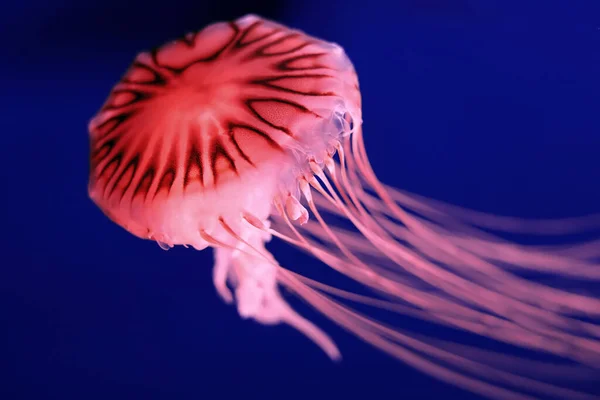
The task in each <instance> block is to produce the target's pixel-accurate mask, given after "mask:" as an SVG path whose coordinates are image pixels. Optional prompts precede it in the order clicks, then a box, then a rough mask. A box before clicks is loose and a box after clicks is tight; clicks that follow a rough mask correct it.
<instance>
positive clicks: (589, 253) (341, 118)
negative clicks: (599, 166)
mask: <svg viewBox="0 0 600 400" xmlns="http://www.w3.org/2000/svg"><path fill="white" fill-rule="evenodd" d="M89 130H90V137H91V173H90V183H89V193H90V196H91V198H92V199H93V200H94V202H95V203H96V204H97V205H98V206H99V207H100V208H101V209H102V210H103V212H104V213H105V214H106V215H107V216H108V217H109V218H110V219H112V220H113V221H114V222H116V223H117V224H119V225H120V226H122V227H123V228H125V229H126V230H127V231H129V232H131V233H132V234H134V235H136V236H138V237H140V238H144V239H152V240H155V241H157V242H158V243H159V245H160V246H161V247H162V248H163V249H168V248H170V247H172V246H175V245H184V246H188V245H189V246H192V247H194V248H195V249H197V250H202V249H205V248H206V247H212V248H213V249H214V254H215V263H214V268H213V281H214V285H215V287H216V290H217V292H218V294H219V295H220V296H221V297H222V298H223V300H224V301H226V302H228V303H233V302H235V304H236V306H237V310H238V312H239V314H240V315H241V316H242V317H243V318H252V319H254V320H256V321H258V322H260V323H263V324H276V323H287V324H289V325H291V326H292V327H294V328H296V329H297V330H299V331H300V332H302V333H303V334H305V335H306V336H307V337H308V338H310V339H311V340H312V341H314V342H315V343H316V344H317V345H318V346H320V347H321V348H322V349H323V350H324V351H325V352H326V353H327V354H328V355H329V357H331V358H333V359H338V358H339V357H340V352H339V350H338V348H337V347H336V345H335V344H334V342H333V341H332V339H331V338H330V337H329V336H327V334H325V333H324V332H323V331H321V330H320V329H319V328H318V327H316V326H315V325H314V324H313V323H311V322H310V321H309V320H307V319H305V318H303V317H302V316H300V315H299V314H298V313H296V312H295V311H294V310H293V309H292V308H291V307H290V306H289V305H288V304H287V303H286V302H285V301H284V299H283V297H282V295H281V294H280V288H281V287H285V288H287V289H289V290H291V291H292V292H293V293H295V294H296V295H297V296H299V297H300V298H302V299H303V300H305V301H306V302H308V303H309V304H310V305H312V306H314V307H315V308H316V309H317V310H319V311H320V312H322V313H323V314H324V315H326V316H327V317H329V318H331V319H332V320H333V321H335V322H336V323H337V324H339V325H341V326H342V327H344V328H345V329H347V330H348V331H350V332H352V333H353V334H355V335H357V336H358V337H360V338H361V339H363V340H365V341H366V342H368V343H370V344H372V345H373V346H375V347H377V348H379V349H381V350H383V351H384V352H387V353H389V354H390V355H392V356H393V357H396V358H398V359H399V360H401V361H403V362H405V363H407V364H409V365H411V366H413V367H415V368H418V369H420V370H422V371H424V372H426V373H428V374H431V375H433V376H435V377H437V378H439V379H442V380H444V381H447V382H450V383H452V384H455V385H458V386H460V387H462V388H465V389H467V390H470V391H474V392H477V393H480V394H482V395H484V396H488V397H492V398H519V399H527V398H538V396H540V395H543V396H555V397H558V398H563V399H564V398H569V399H579V398H593V396H592V395H591V394H589V393H584V392H580V391H575V390H573V389H571V388H569V387H567V386H566V385H565V384H564V382H563V381H562V380H563V379H565V378H566V379H580V380H581V379H584V380H586V379H587V380H594V379H598V378H599V377H600V369H599V367H600V325H599V324H598V316H599V315H600V299H599V298H598V297H597V296H595V295H594V294H593V293H585V292H583V291H579V292H577V291H575V290H566V289H561V288H558V287H555V286H552V285H550V284H543V283H540V282H539V281H536V280H533V279H528V278H527V276H528V274H529V275H531V274H532V273H537V274H541V275H544V276H546V275H548V276H554V277H558V278H561V279H569V280H572V281H574V282H577V281H579V282H581V281H584V282H586V283H589V282H590V281H591V282H598V281H599V280H600V268H599V264H598V258H599V256H600V244H599V242H598V241H588V242H584V243H578V244H570V245H563V246H556V245H555V246H552V247H551V246H524V245H520V244H517V243H512V242H509V241H507V240H506V239H502V238H501V237H500V236H499V235H498V234H497V233H499V232H513V233H515V232H516V233H530V234H545V235H568V234H571V233H576V232H581V231H586V230H592V229H597V227H598V226H599V225H600V223H599V222H598V221H599V219H598V218H597V216H592V217H585V218H573V219H568V220H559V221H522V220H518V219H513V218H507V217H499V216H493V215H486V214H482V213H478V212H474V211H469V210H465V209H461V208H458V207H454V206H450V205H447V204H443V203H440V202H437V201H433V200H429V199H425V198H422V197H419V196H416V195H414V194H410V193H406V192H403V191H400V190H398V189H395V188H391V187H388V186H385V185H383V184H382V183H380V181H379V180H378V179H377V177H376V176H375V173H374V172H373V170H372V169H371V167H370V165H369V160H368V157H367V152H366V150H365V146H364V144H363V137H362V134H363V130H362V114H361V95H360V91H359V85H358V80H357V76H356V72H355V70H354V68H353V65H352V63H351V62H350V60H349V59H348V57H347V56H346V54H345V53H344V50H343V49H342V48H341V47H340V46H338V45H336V44H333V43H327V42H324V41H322V40H319V39H316V38H314V37H311V36H308V35H306V34H304V33H303V32H300V31H297V30H293V29H290V28H287V27H285V26H283V25H280V24H277V23H275V22H272V21H268V20H265V19H262V18H260V17H257V16H254V15H247V16H245V17H242V18H239V19H237V20H235V21H233V22H219V23H215V24H212V25H210V26H208V27H206V28H204V29H203V30H201V31H199V32H197V33H190V34H187V35H186V36H185V37H183V38H181V39H178V40H175V41H173V42H171V43H168V44H165V45H164V46H162V47H159V48H157V49H155V50H153V51H151V52H145V53H141V54H140V55H138V56H137V58H136V59H135V61H134V62H133V64H132V66H131V67H130V69H129V70H128V71H127V73H126V74H125V76H123V78H122V79H121V80H120V81H119V83H117V85H116V86H115V87H114V89H113V90H112V92H111V93H110V95H109V97H108V100H107V101H106V103H105V105H104V106H103V107H102V109H101V110H100V112H99V113H98V115H97V116H96V117H95V118H93V119H92V121H91V122H90V125H89ZM493 232H496V234H493ZM273 236H274V237H276V238H279V239H281V240H284V241H286V242H288V243H290V244H292V245H294V246H297V247H298V248H300V249H302V250H304V251H306V252H308V253H310V254H311V255H312V256H314V257H315V258H317V259H319V260H321V261H322V262H323V263H324V264H326V265H328V266H329V267H331V268H333V269H334V270H336V271H338V272H339V273H341V274H343V275H345V276H347V277H349V278H351V279H353V280H355V281H357V282H359V283H361V284H363V285H364V286H366V288H368V289H369V293H370V294H369V295H364V294H359V293H356V292H350V291H345V290H342V289H341V288H336V287H333V286H330V285H326V284H325V283H322V282H319V281H316V280H311V279H309V278H308V277H305V276H303V275H300V274H299V273H297V272H292V271H291V270H289V269H286V268H284V267H282V266H281V265H279V264H278V262H277V261H276V260H275V259H274V257H273V256H272V255H271V254H270V253H269V251H268V250H267V249H266V248H265V244H266V243H267V242H269V241H270V240H271V238H272V237H273ZM351 304H356V305H360V309H361V310H363V309H364V308H365V307H374V308H376V309H379V310H385V311H387V312H390V313H391V314H390V315H394V314H400V315H404V316H410V317H412V318H417V319H420V320H423V321H428V322H430V323H433V324H438V325H441V326H444V327H446V328H450V329H458V330H462V331H465V332H468V333H469V334H475V335H479V336H483V337H486V338H489V339H492V340H495V341H498V342H503V343H506V344H509V345H513V346H518V347H521V348H524V349H527V350H532V351H533V352H534V353H535V354H538V353H540V354H541V353H546V354H547V355H551V356H553V357H554V358H553V360H554V361H552V363H550V362H548V361H547V360H545V361H537V360H535V359H533V358H531V357H529V358H526V357H520V356H516V355H503V354H498V353H493V352H491V351H488V350H484V349H482V348H477V347H475V346H467V345H464V344H459V343H450V342H448V341H444V340H442V339H440V338H436V337H435V335H434V334H432V333H423V332H422V333H415V332H408V331H405V330H403V329H401V327H395V326H393V325H388V324H384V323H383V322H380V321H377V320H375V319H374V318H372V317H370V316H368V315H367V314H364V313H363V311H361V312H359V311H357V307H356V306H355V307H352V305H351Z"/></svg>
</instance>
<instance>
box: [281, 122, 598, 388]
mask: <svg viewBox="0 0 600 400" xmlns="http://www.w3.org/2000/svg"><path fill="white" fill-rule="evenodd" d="M337 150H338V158H339V161H333V159H332V158H329V159H326V160H325V171H323V170H321V167H320V165H319V164H317V163H316V162H314V161H312V162H311V163H310V165H311V168H312V172H313V174H312V175H308V176H306V177H305V178H304V179H303V180H301V186H300V187H301V192H302V193H303V195H304V199H305V201H306V203H307V204H308V207H309V209H310V210H311V212H312V214H313V217H314V218H315V219H311V220H309V221H308V222H306V223H305V224H303V225H300V226H296V225H294V224H292V223H291V221H290V220H289V219H288V218H287V216H286V214H285V212H283V210H281V209H280V215H281V218H279V219H275V221H274V222H275V224H274V225H273V229H271V230H270V231H271V233H272V234H273V235H274V236H278V237H279V238H281V239H283V240H286V241H288V242H290V243H293V244H294V245H296V246H299V247H300V248H302V249H304V250H305V251H307V252H309V253H311V254H313V255H314V256H316V257H317V258H319V259H320V260H321V261H323V262H324V263H326V264H328V265H329V266H331V267H332V268H334V269H335V270H337V271H338V272H340V273H342V274H344V275H346V276H348V277H350V278H352V279H354V280H357V281H359V282H361V283H363V284H365V285H366V286H367V287H369V288H371V289H374V290H375V292H376V293H378V294H379V295H380V296H378V295H377V294H376V295H371V296H362V295H358V294H356V293H350V292H346V291H343V290H340V289H336V288H333V287H331V286H327V285H324V284H321V283H318V282H315V281H309V280H306V278H302V279H299V280H296V281H293V282H294V283H293V284H292V283H290V281H287V282H288V284H289V285H290V286H292V287H301V290H298V292H299V294H300V295H301V296H302V297H304V298H306V296H310V297H311V299H313V302H311V301H309V303H311V304H313V305H314V306H315V307H317V308H318V309H319V310H320V311H322V312H324V313H325V314H326V315H327V316H329V317H330V318H332V319H333V320H335V321H336V322H338V323H339V324H341V325H342V326H345V327H346V328H347V329H349V330H350V331H352V332H353V333H355V334H357V335H358V336H360V337H362V338H363V339H364V340H366V341H368V342H369V343H371V344H374V345H375V346H377V347H380V348H382V349H383V350H384V351H386V352H388V353H390V354H392V355H394V356H396V357H398V358H401V359H403V360H404V361H407V360H406V359H405V358H406V357H408V358H409V359H410V357H409V356H407V355H406V354H404V353H402V352H400V353H398V352H397V349H396V348H395V347H394V346H393V345H392V347H390V345H389V343H387V342H385V343H382V342H381V340H382V338H381V337H385V338H386V339H390V338H391V337H394V338H395V339H390V340H392V341H393V340H400V341H401V343H402V345H403V346H408V345H407V342H403V341H402V340H405V339H406V338H409V342H410V341H411V340H416V338H417V337H419V335H417V334H409V335H407V336H402V335H404V334H403V333H402V332H401V331H400V330H398V329H391V330H390V331H388V329H390V328H387V327H383V325H381V324H379V323H377V322H375V321H373V320H371V319H368V318H366V317H364V316H361V315H358V314H355V313H354V311H352V310H351V309H350V308H348V307H347V306H346V305H342V304H341V303H339V302H335V301H333V300H332V299H331V298H329V297H328V296H325V294H324V292H325V293H329V294H330V295H333V296H337V297H340V298H343V299H345V300H349V301H353V302H359V303H361V304H363V305H365V304H366V305H371V306H374V307H377V308H380V309H386V310H389V311H392V312H394V313H397V314H403V315H408V316H412V317H415V318H418V319H421V320H424V321H430V322H434V323H438V324H440V325H445V326H449V327H453V328H458V329H462V330H464V331H467V332H470V333H474V334H478V335H482V336H486V337H489V338H491V339H494V340H497V341H500V342H505V343H508V344H510V345H514V346H518V347H522V348H527V349H531V350H534V351H538V352H543V353H549V354H552V355H554V356H557V357H559V358H561V359H563V361H564V359H568V360H572V361H574V362H576V363H579V364H582V365H581V369H574V367H573V366H571V365H569V364H568V363H562V364H560V365H559V366H557V367H556V372H558V371H560V373H562V374H563V375H564V376H569V377H582V376H586V377H590V376H594V374H595V375H596V376H597V374H598V373H599V372H598V369H599V368H600V326H599V324H598V317H600V299H599V298H598V296H597V295H595V294H593V293H584V292H582V291H580V292H579V293H576V292H575V291H573V290H569V289H567V288H564V287H563V288H561V287H560V285H556V284H555V285H554V286H552V285H549V284H542V283H540V282H536V281H535V280H533V279H527V278H526V277H525V276H523V275H521V274H519V273H515V271H516V272H519V271H535V272H539V273H544V274H550V275H553V276H555V277H565V278H567V279H579V280H583V281H584V283H586V282H587V283H589V282H597V281H598V280H600V269H599V264H598V262H597V261H596V260H595V259H594V256H596V255H597V253H598V251H594V249H593V244H594V243H596V242H594V241H590V242H588V243H587V244H582V245H575V246H571V247H568V248H567V247H564V246H563V247H557V248H554V247H541V246H535V247H533V246H524V245H519V244H517V243H513V242H510V241H509V240H506V239H503V238H501V237H499V236H497V235H494V234H491V233H490V232H488V231H486V230H484V229H481V227H482V226H484V227H485V228H486V229H490V228H491V227H492V225H494V226H495V227H497V228H498V229H497V230H498V231H503V230H504V231H509V230H511V229H512V231H513V232H525V231H527V232H530V233H535V232H536V230H537V229H538V228H540V227H541V228H544V227H548V228H549V230H553V233H554V234H563V233H567V234H569V233H573V232H576V231H577V232H578V231H580V230H585V229H593V228H594V217H590V218H589V219H585V218H583V219H581V218H580V219H569V220H563V221H562V223H554V222H551V221H545V222H541V223H537V224H536V223H533V222H532V223H531V224H528V223H523V224H521V225H519V224H518V220H517V219H511V218H505V219H503V218H498V219H494V218H493V217H492V218H490V219H489V220H486V219H485V218H483V217H482V216H483V214H475V213H474V214H469V213H468V212H466V211H465V210H462V211H461V212H459V213H458V214H459V216H458V217H457V216H454V215H453V213H452V212H451V211H452V210H453V209H452V208H443V207H441V205H440V204H441V203H440V204H438V203H428V202H426V201H422V200H415V198H412V197H404V196H408V195H405V194H404V193H402V192H400V191H392V192H391V194H390V193H389V192H388V188H387V187H386V186H384V185H382V184H381V183H380V182H379V181H378V180H377V178H376V176H375V174H374V173H373V172H372V170H371V167H370V165H369V164H368V160H367V159H366V153H365V152H364V145H363V144H362V139H361V136H360V131H359V132H357V133H355V135H353V136H352V138H349V137H347V138H346V139H345V141H344V143H343V144H339V145H338V146H337ZM419 201H420V202H419ZM409 206H410V207H409ZM409 209H410V210H411V211H410V212H409V211H408V210H409ZM456 210H458V211H460V209H458V208H457V209H456ZM473 216H475V217H476V218H475V217H473ZM332 217H335V218H332ZM340 217H341V219H342V220H345V221H346V223H345V225H346V226H344V223H343V222H342V223H339V220H340ZM480 217H482V218H480ZM305 219H306V218H305ZM475 219H480V220H481V221H483V222H482V223H479V224H478V223H476V222H481V221H475ZM303 222H304V221H303ZM348 222H350V225H351V226H350V227H348V226H347V225H348ZM511 224H512V225H511ZM564 224H567V225H569V228H562V229H561V228H560V227H561V225H564ZM365 239H366V240H365ZM576 249H577V250H581V252H576V251H575V250H576ZM303 285H305V286H309V287H310V290H315V291H318V292H319V293H318V295H317V294H315V293H313V292H307V291H306V290H308V289H307V288H306V287H305V286H303ZM555 286H557V287H555ZM320 296H325V297H320ZM381 296H382V297H381ZM339 307H341V308H339ZM344 318H349V319H350V320H352V321H353V322H352V324H348V323H347V320H345V319H344ZM355 318H356V319H355ZM362 318H366V319H365V320H363V319H362ZM372 324H375V325H372ZM363 328H364V329H365V331H363V330H362V329H363ZM380 329H381V330H380ZM367 331H368V332H369V333H365V332H367ZM373 331H375V332H377V333H376V334H375V336H372V334H373ZM378 335H381V337H380V336H378ZM395 335H400V338H401V339H398V337H396V336H395ZM407 340H408V339H407ZM418 343H420V345H419V346H425V348H426V349H427V351H425V350H423V349H424V348H423V347H419V350H418V351H419V352H425V353H426V354H427V355H428V356H430V357H433V358H434V359H436V360H437V361H440V362H442V361H443V362H449V361H448V360H449V359H452V360H453V361H455V362H458V360H459V359H460V363H461V365H462V366H463V367H465V365H466V364H468V365H470V366H471V367H473V365H474V364H471V363H473V362H477V361H479V362H481V361H482V360H484V359H485V362H486V365H488V366H489V367H490V368H495V369H494V371H495V372H494V373H492V372H491V371H487V373H486V374H484V375H485V379H492V375H493V376H494V377H496V378H497V376H496V375H495V374H496V372H497V371H498V370H503V371H505V372H506V370H507V369H508V368H506V362H505V361H506V359H507V358H506V357H502V356H501V355H498V354H494V353H493V352H486V351H483V350H481V349H476V348H471V347H468V346H463V345H459V344H453V343H447V342H443V341H441V340H439V339H432V338H427V339H423V340H420V341H419V342H418ZM394 345H397V343H394ZM428 346H429V347H428ZM453 357H458V358H453ZM516 360H518V361H519V364H520V365H522V366H525V365H527V366H530V367H528V368H526V369H528V370H529V371H530V372H534V375H535V372H536V371H537V372H539V368H536V367H535V365H538V366H539V365H540V363H537V364H536V362H534V361H532V360H528V359H524V358H518V357H515V358H514V359H513V361H516ZM413 361H414V360H413ZM407 362H408V363H409V364H411V365H413V364H412V363H411V362H409V361H407ZM465 363H466V364H465ZM417 364H419V363H418V362H417ZM502 365H504V367H503V368H502ZM455 366H456V365H455ZM421 367H423V366H422V365H421ZM575 368H579V367H575ZM424 369H426V370H427V371H428V372H429V373H432V374H434V375H436V376H438V377H440V378H443V376H446V375H445V372H444V373H442V372H441V371H439V370H437V369H436V368H430V366H428V367H427V368H424ZM467 369H468V368H467ZM574 371H577V372H574ZM470 372H471V373H472V372H473V371H470ZM480 372H482V371H480ZM537 375H540V374H539V373H538V374H537ZM549 375H553V374H549ZM549 375H547V374H545V375H544V376H543V377H539V378H540V379H534V380H533V381H527V383H525V382H526V381H524V380H522V379H521V377H515V376H510V377H509V376H507V375H503V378H502V379H501V381H502V384H504V385H509V386H510V385H513V386H516V387H520V388H521V389H525V392H526V391H527V388H529V389H530V390H533V388H534V387H535V390H539V391H540V392H544V393H545V394H547V395H552V393H551V392H552V391H553V390H554V389H551V390H550V389H549V388H550V387H551V386H544V385H545V384H543V383H542V381H543V378H548V377H549ZM492 380H493V379H492ZM478 382H479V383H481V382H480V381H478ZM533 382H535V384H533ZM537 384H540V385H542V386H536V385H537ZM461 385H462V386H463V387H466V388H469V389H470V390H475V389H474V387H472V386H471V383H464V382H463V383H461ZM547 389H548V390H547ZM477 390H478V391H479V392H481V393H484V394H486V395H488V396H492V397H499V398H506V397H510V398H514V397H513V396H512V395H511V396H507V393H505V392H502V391H500V392H498V391H495V390H491V389H490V388H489V387H486V389H482V388H481V387H480V388H479V389H477ZM477 390H476V391H477ZM565 390H566V389H565ZM558 393H559V392H558V391H556V392H554V394H555V395H557V396H558V397H561V396H563V397H565V396H566V397H569V398H574V397H575V394H573V393H571V394H569V395H567V394H566V393H567V392H561V393H562V394H560V395H559V394H558Z"/></svg>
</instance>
